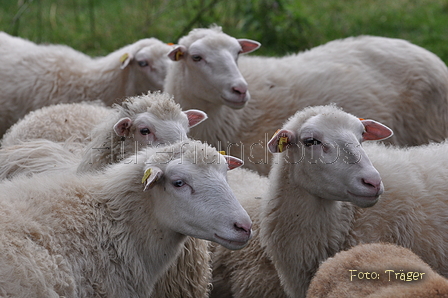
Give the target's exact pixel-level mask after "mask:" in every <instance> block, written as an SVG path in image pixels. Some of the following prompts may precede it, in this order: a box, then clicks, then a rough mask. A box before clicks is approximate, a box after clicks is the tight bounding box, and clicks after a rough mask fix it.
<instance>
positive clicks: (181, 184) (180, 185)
mask: <svg viewBox="0 0 448 298" xmlns="http://www.w3.org/2000/svg"><path fill="white" fill-rule="evenodd" d="M173 185H174V186H175V187H182V186H184V185H185V182H184V181H183V180H176V181H173Z"/></svg>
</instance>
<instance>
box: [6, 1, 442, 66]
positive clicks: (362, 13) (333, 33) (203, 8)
mask: <svg viewBox="0 0 448 298" xmlns="http://www.w3.org/2000/svg"><path fill="white" fill-rule="evenodd" d="M212 23H216V24H218V25H220V26H222V27H223V29H224V31H225V32H226V33H228V34H230V35H232V36H235V37H238V38H250V39H255V40H258V41H260V42H261V43H262V48H260V50H258V51H257V54H259V55H270V56H281V55H284V54H287V53H294V52H298V51H303V50H306V49H309V48H311V47H314V46H317V45H320V44H323V43H325V42H327V41H330V40H334V39H338V38H344V37H348V36H356V35H361V34H369V35H378V36H387V37H395V38H402V39H406V40H409V41H411V42H413V43H415V44H417V45H419V46H422V47H424V48H426V49H428V50H430V51H432V52H434V53H435V54H437V55H438V56H439V57H441V58H442V59H443V60H444V61H445V63H446V62H448V43H447V42H448V0H389V1H383V0H277V1H273V0H252V1H249V0H147V1H145V0H0V30H2V31H5V32H7V33H9V34H12V35H16V36H20V37H24V38H27V39H30V40H32V41H35V42H38V43H41V42H42V43H60V44H66V45H69V46H71V47H73V48H75V49H77V50H80V51H82V52H84V53H87V54H89V55H92V56H100V55H106V54H107V53H109V52H112V51H114V50H116V49H117V48H119V47H122V46H124V45H126V44H130V43H133V42H135V41H136V40H138V39H141V38H146V37H156V38H159V39H161V40H163V41H165V42H176V41H177V40H178V38H179V37H181V36H183V35H185V34H186V33H188V31H190V30H191V29H192V28H195V27H204V26H209V25H210V24H212Z"/></svg>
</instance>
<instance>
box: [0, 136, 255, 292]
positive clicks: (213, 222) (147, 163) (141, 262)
mask: <svg viewBox="0 0 448 298" xmlns="http://www.w3.org/2000/svg"><path fill="white" fill-rule="evenodd" d="M229 158H230V160H232V159H233V160H235V159H234V158H232V157H229ZM134 159H135V158H134ZM137 160H139V162H138V163H121V164H116V165H113V166H111V167H110V168H108V169H106V170H105V171H104V173H99V174H98V173H97V174H84V175H77V174H75V173H57V174H56V175H50V174H46V173H42V174H36V175H34V176H32V177H30V178H28V177H24V176H21V177H17V178H15V179H13V180H11V181H4V182H2V184H1V188H2V193H1V195H0V212H1V214H2V216H1V219H0V222H1V226H2V229H1V231H0V237H1V239H2V240H1V241H0V243H1V244H0V250H1V252H2V253H1V254H0V255H1V257H0V263H1V264H2V266H1V269H0V276H2V281H1V283H0V293H2V295H7V296H20V297H36V296H39V297H59V296H66V297H147V296H149V295H150V294H151V292H152V289H153V287H154V284H155V281H156V280H157V279H158V278H159V277H160V274H161V273H162V272H164V271H165V270H166V269H167V267H168V265H169V264H170V263H172V262H173V260H174V258H175V257H176V255H177V254H178V253H179V252H180V249H181V245H182V243H183V242H184V241H185V236H184V235H185V234H187V235H191V236H195V237H200V238H204V239H208V240H212V241H217V242H218V243H221V244H223V245H226V246H227V247H229V248H231V249H238V248H241V246H242V245H244V242H246V241H247V240H248V239H249V234H250V232H249V230H248V229H250V219H249V217H248V216H247V213H246V212H245V211H244V210H243V209H242V208H241V205H239V203H238V201H237V200H236V198H235V197H234V196H233V194H232V192H231V190H230V187H229V186H228V184H227V182H226V181H225V180H226V178H225V171H226V168H227V167H228V165H227V164H226V160H225V158H224V157H223V156H222V155H220V154H219V153H218V152H217V151H216V150H214V149H213V148H211V147H209V146H207V145H204V144H201V143H199V142H194V141H188V142H181V143H177V144H174V145H173V146H168V147H164V148H157V149H155V148H154V149H153V151H151V152H140V153H139V154H138V158H137ZM180 160H182V161H183V162H184V163H179V161H180ZM217 161H218V162H217ZM236 162H239V161H237V160H236ZM229 164H230V162H229ZM149 169H151V172H150V173H151V175H146V173H149V172H148V170H149ZM196 171H197V172H196ZM192 173H195V174H194V175H193V174H192ZM144 174H145V175H144ZM142 176H143V179H142ZM197 178H199V180H197ZM173 179H177V180H179V181H185V183H186V185H185V188H176V186H175V185H173V184H172V180H173ZM177 180H176V181H177ZM142 182H144V184H142ZM202 183H204V184H206V185H209V183H212V184H213V185H215V184H216V185H217V186H218V188H214V189H213V191H212V192H210V190H207V189H210V188H208V187H206V186H202V185H203V184H202ZM191 187H192V188H193V189H194V190H195V191H192V192H190V191H189V190H188V189H189V188H191ZM144 190H145V191H144ZM196 194H197V195H196ZM191 196H195V197H196V198H197V200H198V202H197V203H195V202H194V201H195V200H193V199H192V197H191ZM188 197H190V198H189V200H188V199H187V198H188ZM215 198H216V199H215ZM212 201H213V202H214V203H212ZM199 202H200V203H199ZM193 205H197V206H193ZM218 205H219V206H220V207H219V208H218V207H217V206H218ZM221 208H223V209H221ZM224 209H225V210H224ZM192 210H194V212H191V211H192ZM210 210H213V212H210ZM219 210H222V211H219ZM175 214H176V215H175ZM193 214H195V215H193ZM197 214H201V216H197ZM206 214H209V215H206ZM209 216H212V217H211V218H209ZM207 218H209V219H210V223H207V220H208V219H207ZM234 225H237V226H240V227H242V228H243V229H244V232H242V230H238V229H236V228H235V226H234ZM216 235H220V236H221V237H222V238H224V239H228V240H220V239H221V238H219V237H216Z"/></svg>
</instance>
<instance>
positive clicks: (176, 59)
mask: <svg viewBox="0 0 448 298" xmlns="http://www.w3.org/2000/svg"><path fill="white" fill-rule="evenodd" d="M183 55H184V53H183V52H182V51H179V52H176V55H175V56H174V60H175V61H179V60H180V57H182V56H183Z"/></svg>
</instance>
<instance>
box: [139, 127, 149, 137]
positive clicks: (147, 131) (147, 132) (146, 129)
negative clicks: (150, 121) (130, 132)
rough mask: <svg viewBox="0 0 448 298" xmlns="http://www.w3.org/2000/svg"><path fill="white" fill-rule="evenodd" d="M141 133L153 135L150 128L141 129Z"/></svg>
mask: <svg viewBox="0 0 448 298" xmlns="http://www.w3.org/2000/svg"><path fill="white" fill-rule="evenodd" d="M140 133H141V134H142V135H149V134H150V133H151V131H150V130H149V129H148V128H142V129H140Z"/></svg>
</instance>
